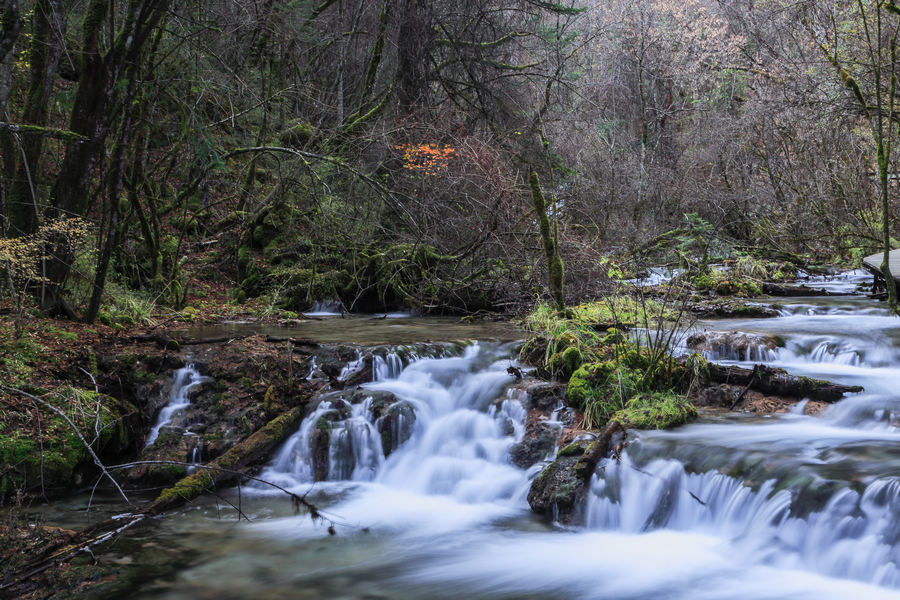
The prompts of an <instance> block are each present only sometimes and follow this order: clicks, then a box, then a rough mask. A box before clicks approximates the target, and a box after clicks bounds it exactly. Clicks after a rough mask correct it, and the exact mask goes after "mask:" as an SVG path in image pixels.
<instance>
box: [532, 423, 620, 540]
mask: <svg viewBox="0 0 900 600" xmlns="http://www.w3.org/2000/svg"><path fill="white" fill-rule="evenodd" d="M625 433H626V432H625V429H624V428H623V427H622V425H621V424H619V422H618V421H610V423H609V424H608V425H607V426H606V428H605V429H604V430H603V432H602V433H601V434H600V435H599V436H598V437H597V438H596V439H594V440H577V441H575V442H573V443H571V444H569V445H568V446H566V447H564V448H562V449H561V450H560V451H559V452H558V453H557V455H556V460H555V461H553V462H552V463H550V464H549V465H548V466H547V467H546V468H545V469H544V470H543V471H542V472H541V474H540V475H538V477H536V478H535V479H534V481H532V482H531V488H530V489H529V490H528V504H529V506H531V510H532V511H534V512H535V513H537V514H539V515H543V516H544V517H546V518H548V519H552V520H555V521H559V522H560V523H564V524H571V523H575V522H576V521H577V520H578V519H579V518H580V516H581V512H580V508H581V505H582V504H583V501H584V498H585V495H586V493H587V488H588V483H589V482H590V479H591V475H593V473H594V469H595V468H596V467H597V463H598V462H600V460H601V459H602V458H604V457H606V456H608V455H609V454H610V451H611V450H614V449H616V448H617V447H618V446H619V445H620V444H621V442H622V441H624V438H625Z"/></svg>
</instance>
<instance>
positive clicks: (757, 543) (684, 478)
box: [586, 456, 900, 587]
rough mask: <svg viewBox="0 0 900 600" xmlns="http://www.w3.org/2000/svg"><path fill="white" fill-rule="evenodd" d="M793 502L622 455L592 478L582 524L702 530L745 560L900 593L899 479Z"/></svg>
mask: <svg viewBox="0 0 900 600" xmlns="http://www.w3.org/2000/svg"><path fill="white" fill-rule="evenodd" d="M793 500H794V497H793V496H792V493H791V491H789V490H788V489H777V488H776V482H775V481H774V480H770V481H766V482H765V483H763V484H762V485H761V486H760V487H759V488H758V489H755V490H754V489H752V488H750V487H748V486H747V485H745V484H744V483H743V482H741V481H740V480H738V479H735V478H733V477H729V476H728V475H725V474H722V473H719V472H716V471H710V472H706V473H688V472H687V471H685V470H684V467H683V465H682V463H680V462H679V461H677V460H671V459H656V460H653V461H651V462H650V463H649V464H647V465H645V466H641V467H638V466H636V465H635V464H634V463H633V462H631V460H630V459H629V457H628V456H623V457H622V460H621V461H620V462H616V461H613V460H606V461H604V462H603V463H601V465H600V467H599V468H598V471H597V473H596V474H595V475H594V478H593V479H592V482H591V493H590V495H589V499H588V504H587V508H586V515H587V526H588V528H590V529H600V530H615V531H619V532H624V533H644V532H650V531H655V530H661V529H668V530H676V531H683V532H699V533H705V534H710V535H715V536H717V537H723V538H726V539H729V540H732V543H733V544H735V545H736V546H737V547H738V548H740V551H741V555H742V556H744V557H745V558H746V560H747V561H748V562H758V563H761V564H768V565H773V566H777V567H782V568H788V569H795V568H802V569H804V570H809V571H814V572H818V573H821V574H824V575H828V576H831V577H842V578H848V579H856V580H859V581H864V582H868V583H871V584H875V585H880V586H887V587H900V570H898V567H897V565H900V547H898V541H900V522H898V521H897V519H896V517H895V515H896V514H897V510H898V509H900V479H898V478H894V477H888V478H880V479H876V480H874V481H872V482H871V483H869V484H868V485H867V486H866V487H865V488H864V489H863V490H862V492H861V493H859V492H857V491H854V490H853V489H850V488H843V489H840V490H839V491H837V492H835V493H833V494H832V495H831V497H830V499H828V500H827V502H826V503H825V506H824V507H823V508H822V509H821V510H818V511H814V512H810V513H809V514H807V515H804V516H799V515H797V514H795V509H794V508H793V507H792V502H793ZM799 508H800V509H802V507H799ZM801 512H802V510H801Z"/></svg>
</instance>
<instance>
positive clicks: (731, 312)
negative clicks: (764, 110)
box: [688, 298, 778, 319]
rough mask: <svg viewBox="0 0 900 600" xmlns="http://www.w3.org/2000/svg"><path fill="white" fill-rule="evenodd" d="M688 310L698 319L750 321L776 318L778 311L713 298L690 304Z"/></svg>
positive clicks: (731, 300)
mask: <svg viewBox="0 0 900 600" xmlns="http://www.w3.org/2000/svg"><path fill="white" fill-rule="evenodd" d="M688 310H690V312H691V314H692V315H694V316H695V317H697V318H698V319H715V318H719V319H730V318H748V319H752V318H764V317H777V316H778V311H777V310H776V309H775V308H773V307H771V306H768V305H766V304H760V303H758V302H746V301H742V300H739V299H735V298H714V299H709V300H703V301H700V302H692V303H691V304H690V305H689V308H688Z"/></svg>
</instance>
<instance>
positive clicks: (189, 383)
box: [146, 363, 205, 446]
mask: <svg viewBox="0 0 900 600" xmlns="http://www.w3.org/2000/svg"><path fill="white" fill-rule="evenodd" d="M204 379H205V377H203V376H202V375H200V373H199V372H198V371H197V369H196V368H195V366H194V364H193V363H191V364H189V365H186V366H184V367H182V368H180V369H178V370H177V371H175V375H174V382H173V383H172V391H171V393H170V394H169V402H168V403H167V404H166V405H165V406H164V407H163V409H162V410H161V411H159V416H158V417H157V418H156V424H155V425H154V426H153V429H151V430H150V433H149V434H148V435H147V442H146V446H150V445H151V444H153V442H155V441H156V438H157V437H159V431H160V429H162V428H163V427H165V426H166V425H168V424H169V423H171V422H172V418H173V417H174V416H175V414H176V413H177V412H178V411H180V410H184V409H185V408H187V407H188V406H190V404H191V401H190V398H189V395H190V392H191V390H193V389H194V388H195V387H196V386H198V385H199V384H200V383H202V382H203V380H204Z"/></svg>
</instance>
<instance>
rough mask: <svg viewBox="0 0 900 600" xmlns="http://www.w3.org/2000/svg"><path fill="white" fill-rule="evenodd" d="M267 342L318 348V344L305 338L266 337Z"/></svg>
mask: <svg viewBox="0 0 900 600" xmlns="http://www.w3.org/2000/svg"><path fill="white" fill-rule="evenodd" d="M266 341H267V342H290V343H292V344H294V345H295V346H312V347H314V348H316V347H318V346H319V342H316V341H313V340H308V339H306V338H295V337H284V336H277V335H267V336H266Z"/></svg>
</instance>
